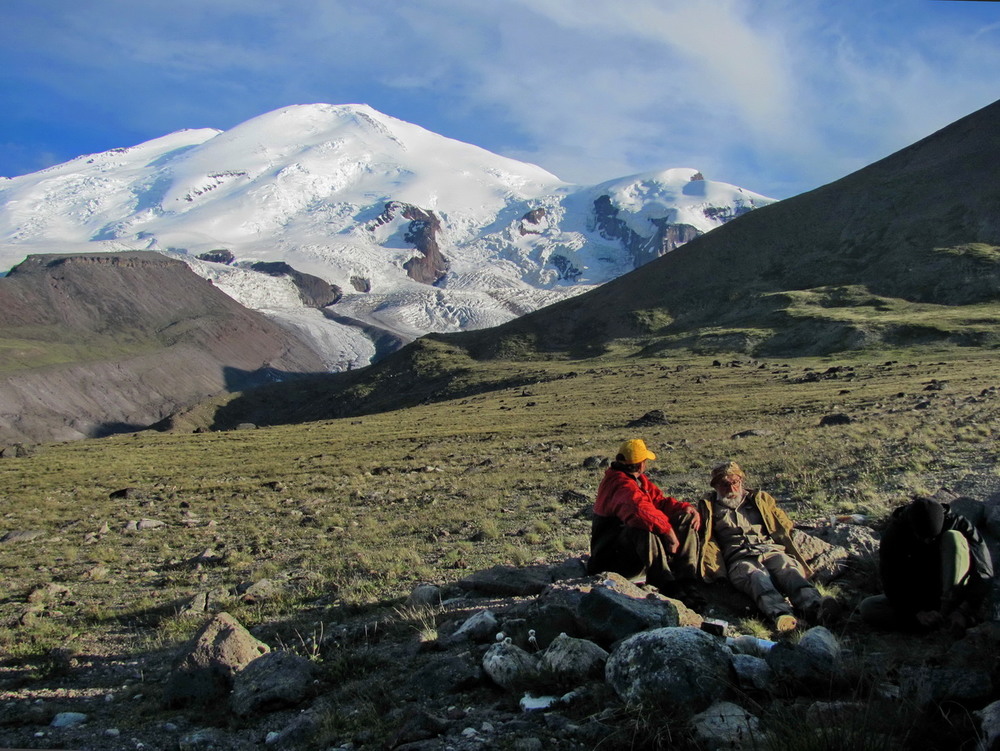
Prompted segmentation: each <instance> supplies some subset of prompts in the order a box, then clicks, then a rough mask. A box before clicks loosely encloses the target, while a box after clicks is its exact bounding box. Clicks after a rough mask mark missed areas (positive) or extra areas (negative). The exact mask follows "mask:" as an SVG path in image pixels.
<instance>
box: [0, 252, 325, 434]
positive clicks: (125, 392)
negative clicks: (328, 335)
mask: <svg viewBox="0 0 1000 751" xmlns="http://www.w3.org/2000/svg"><path fill="white" fill-rule="evenodd" d="M0 330H2V331H3V334H2V338H0V440H3V441H51V440H69V439H74V438H80V437H84V436H95V435H102V434H106V433H109V432H117V431H120V430H124V429H135V428H140V427H145V426H147V425H149V424H151V423H155V422H156V421H158V420H160V419H162V418H163V417H165V416H166V415H168V414H170V413H172V412H174V411H176V410H177V409H179V408H181V407H183V406H186V405H189V404H192V403H194V402H196V401H199V400H201V399H204V398H206V397H209V396H212V395H215V394H218V393H220V392H223V391H225V390H237V389H243V388H247V387H249V386H253V385H255V384H259V383H262V382H264V381H267V380H276V379H278V378H280V377H282V374H285V373H304V372H316V371H319V370H321V369H322V365H321V362H320V360H319V358H318V356H317V355H316V354H315V353H314V352H313V351H312V350H310V349H309V348H308V347H306V346H305V345H304V344H303V343H302V342H300V341H299V340H298V339H297V338H296V337H295V336H294V335H292V334H291V333H289V332H287V331H285V330H284V329H282V328H281V327H279V326H277V325H276V324H274V323H272V322H271V321H269V320H268V319H267V318H265V317H264V316H262V315H261V314H259V313H256V312H254V311H251V310H248V309H246V308H244V307H243V306H241V305H240V304H239V303H237V302H235V301H234V300H233V299H231V298H230V297H228V296H227V295H225V294H223V293H222V292H220V291H219V290H217V289H215V288H214V287H213V286H212V285H211V283H209V282H206V281H205V280H203V279H201V278H200V277H198V276H197V275H196V274H194V273H193V272H191V271H190V270H189V269H188V267H187V266H186V265H185V264H183V263H181V262H180V261H174V260H170V259H168V258H165V257H162V256H160V255H158V254H151V253H139V252H135V253H122V254H115V255H108V254H94V255H84V256H31V257H29V258H28V259H27V260H26V261H25V262H24V263H22V264H21V265H19V266H17V267H16V268H15V269H14V270H12V272H11V274H10V275H9V276H8V277H6V278H4V279H2V280H0Z"/></svg>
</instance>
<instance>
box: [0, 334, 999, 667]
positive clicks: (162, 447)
mask: <svg viewBox="0 0 1000 751" xmlns="http://www.w3.org/2000/svg"><path fill="white" fill-rule="evenodd" d="M735 362H737V363H738V366H737V365H733V364H726V363H724V364H722V365H720V366H714V365H712V361H711V360H710V359H708V358H705V357H685V358H680V359H639V360H628V361H622V360H607V361H595V362H592V363H589V364H588V366H587V367H583V368H581V367H579V366H576V365H572V364H568V363H558V364H550V365H546V366H544V367H542V366H538V365H537V364H524V365H523V367H524V368H525V369H526V370H527V369H528V368H530V369H531V370H532V371H533V372H535V373H536V374H539V375H544V376H545V377H544V378H539V379H538V380H537V381H536V382H535V383H533V384H532V385H530V386H528V387H520V386H519V387H515V388H507V389H500V390H497V391H493V392H486V393H479V394H474V395H469V396H466V397H463V398H459V399H452V400H447V401H443V402H439V403H432V404H428V405H424V406H417V407H414V408H410V409H406V410H400V411H392V412H385V413H381V414H375V415H369V416H366V417H364V418H361V419H341V420H332V421H325V422H312V423H306V424H302V425H296V426H285V427H275V428H270V429H266V430H265V429H261V430H239V431H230V432H218V433H205V434H168V435H164V434H158V433H151V432H147V433H141V434H137V435H135V436H123V437H113V438H108V439H103V440H99V441H80V442H75V443H70V444H62V445H52V446H46V447H44V448H43V449H42V450H40V451H39V453H38V454H37V455H36V456H34V457H30V458H24V459H9V460H3V461H0V497H2V498H3V499H4V500H3V514H4V516H3V527H4V528H5V529H6V530H8V531H10V530H41V531H42V532H43V535H42V536H41V538H40V542H36V543H33V544H28V545H25V544H17V543H12V544H8V545H0V570H2V572H3V573H2V577H0V588H2V595H0V602H2V603H3V604H2V605H0V612H2V613H4V620H5V623H6V624H7V629H6V630H5V631H4V633H5V634H6V636H4V637H3V638H2V641H3V643H4V644H5V646H6V648H7V649H9V650H14V651H16V652H19V653H23V654H32V653H37V652H39V651H41V652H44V650H45V649H46V648H48V647H49V646H52V644H53V642H52V639H55V640H56V641H58V640H60V639H63V638H69V637H70V636H71V635H73V634H76V635H78V638H80V639H81V640H83V641H84V642H86V641H89V638H90V637H89V634H90V633H91V632H93V633H98V634H99V633H101V632H103V631H106V630H109V629H110V630H117V628H119V627H120V626H121V625H122V624H123V623H128V624H133V625H138V626H142V627H144V628H143V629H140V632H139V633H140V634H143V635H144V636H143V638H144V639H149V638H151V637H152V636H153V635H154V634H155V633H156V632H157V630H162V629H164V628H166V629H167V631H168V632H169V633H171V634H173V633H175V631H174V628H175V625H176V624H174V625H171V624H172V623H173V621H175V620H176V619H175V618H174V617H173V616H171V615H169V614H168V615H166V616H165V617H153V616H152V615H151V613H153V611H154V610H155V609H156V608H158V607H161V606H166V605H168V604H169V603H171V602H173V601H175V600H176V599H177V598H180V597H182V596H184V595H192V594H194V593H195V591H197V590H198V589H204V588H210V587H212V586H215V585H219V584H223V583H226V584H230V585H231V584H234V583H236V582H237V581H240V580H243V579H253V578H254V577H261V576H272V575H275V574H280V575H283V576H291V577H292V579H293V580H295V581H296V582H297V584H296V587H297V588H299V589H301V592H302V594H303V596H304V597H307V598H308V597H315V596H317V595H318V594H319V593H321V592H323V593H326V594H328V595H330V596H331V597H332V598H333V599H335V600H337V601H343V602H349V603H362V602H369V601H371V600H374V599H385V598H392V597H397V596H400V595H402V594H405V593H406V592H407V591H408V589H409V588H410V587H411V586H412V585H413V584H414V583H416V582H417V581H420V580H425V579H441V578H444V579H449V578H452V577H458V576H461V575H464V574H465V573H468V572H469V571H471V570H475V569H476V568H479V567H487V566H490V565H495V564H498V563H515V564H524V563H527V562H530V561H534V560H536V559H546V560H554V559H561V558H562V557H565V556H570V555H580V554H582V553H584V552H585V551H586V548H587V539H588V537H587V535H588V532H589V527H588V523H587V521H586V520H585V519H584V517H583V516H582V515H581V514H580V512H581V511H583V510H585V508H586V507H587V506H588V505H589V501H590V499H591V497H592V494H593V492H594V490H595V489H596V485H597V482H598V480H599V476H600V472H601V470H598V469H591V468H585V467H584V466H583V462H584V459H586V458H587V457H591V456H597V457H606V456H609V455H610V454H612V453H613V450H614V449H615V447H616V446H617V445H618V443H619V442H620V441H621V440H623V439H624V438H626V437H629V436H633V435H639V436H642V437H644V438H645V439H646V440H647V441H648V442H649V443H650V445H651V446H653V447H654V450H655V451H657V452H658V453H659V454H660V455H661V460H660V461H658V462H657V463H656V464H655V468H654V470H653V471H654V475H655V476H656V477H657V478H658V479H659V480H660V481H661V482H662V484H663V485H664V486H665V487H666V488H668V489H670V490H671V491H673V492H674V493H676V494H678V495H679V496H681V497H693V496H695V495H696V494H698V493H700V492H701V491H702V490H703V489H704V487H705V477H706V473H707V471H708V469H709V468H710V467H711V465H712V464H713V463H715V462H717V461H720V460H722V459H725V458H734V459H736V460H738V461H740V462H743V463H745V464H746V466H747V468H748V469H749V471H750V472H751V474H752V475H753V477H754V478H755V480H756V481H758V482H761V483H763V484H765V485H766V486H768V487H769V488H770V489H771V490H772V491H773V492H774V493H775V494H776V495H777V496H778V497H779V498H781V499H782V500H783V501H784V502H785V503H787V504H790V508H792V509H793V514H794V515H797V516H799V517H800V518H801V517H803V516H809V515H813V514H827V513H834V512H836V513H855V512H859V513H866V514H871V515H873V516H874V517H876V518H877V517H879V516H880V515H882V514H884V513H885V510H886V508H887V507H888V505H889V504H891V503H893V502H897V501H899V500H900V499H902V498H904V497H906V496H907V495H908V494H909V493H911V492H926V491H933V490H935V489H937V488H938V487H940V486H942V485H954V484H955V483H957V482H959V481H960V480H961V479H962V478H963V477H965V476H966V475H969V474H970V473H976V472H979V473H986V474H987V475H990V474H991V473H992V474H995V473H996V472H997V471H998V470H1000V464H998V462H1000V455H998V452H997V448H996V446H997V444H996V437H997V436H996V430H997V425H998V423H997V417H998V415H1000V394H998V393H997V388H996V387H997V386H998V385H1000V384H998V383H997V381H996V372H997V371H996V365H997V361H996V358H995V357H994V356H993V355H991V354H990V353H983V352H956V351H952V352H944V353H940V352H927V353H925V354H924V356H923V357H921V358H920V359H919V360H918V361H915V362H912V363H910V364H904V363H903V362H898V363H896V364H886V363H885V362H883V361H872V360H867V361H865V360H801V359H797V360H788V361H777V360H767V361H755V362H750V361H743V362H740V361H735ZM831 368H833V370H831ZM828 371H829V372H828ZM929 386H930V387H931V389H932V390H927V389H928V387H929ZM654 409H660V410H663V412H664V413H665V415H666V417H667V421H668V422H667V423H666V424H660V425H653V426H650V427H640V428H628V427H626V425H627V423H629V422H630V421H632V420H635V419H637V418H640V417H642V416H643V415H644V414H645V413H646V412H648V411H650V410H654ZM831 412H845V413H848V414H850V415H852V416H853V417H854V418H855V420H856V421H855V422H854V423H852V424H850V425H845V426H840V427H824V428H820V427H818V425H819V421H820V418H821V417H822V416H823V415H824V414H827V413H831ZM751 429H754V430H757V431H759V432H760V433H761V434H760V435H757V436H755V437H751V438H746V439H734V438H732V436H733V435H734V434H736V433H739V432H742V431H745V430H751ZM124 488H133V489H134V491H132V492H131V493H130V494H129V497H126V498H121V499H112V498H110V497H109V496H110V494H111V493H113V492H114V491H116V490H121V489H124ZM569 491H572V493H569ZM576 494H579V495H576ZM142 518H151V519H156V520H160V521H163V522H165V524H166V527H165V528H164V529H161V530H151V531H149V532H143V533H131V534H129V533H125V532H123V530H124V528H125V526H126V524H127V523H128V522H129V521H130V520H138V519H142ZM209 522H213V524H211V525H209V524H208V523H209ZM103 525H107V527H108V529H107V530H106V531H105V532H104V533H103V534H100V535H98V536H97V537H96V538H94V537H93V536H94V535H95V534H96V533H98V532H99V530H100V529H101V528H102V526H103ZM88 535H89V536H90V537H88ZM206 548H212V549H213V550H214V551H215V552H216V553H218V554H219V555H224V556H225V563H224V565H221V566H219V567H216V568H206V569H199V568H198V567H193V566H192V567H185V565H183V564H184V562H185V561H188V560H190V559H191V558H193V557H194V556H196V555H197V554H199V553H200V552H201V551H203V550H205V549H206ZM95 567H105V568H107V569H108V571H107V573H106V574H105V575H104V576H103V577H101V578H100V579H99V580H94V579H93V578H92V577H90V576H89V575H88V572H90V571H92V570H93V569H94V568H95ZM48 581H58V582H65V583H67V584H69V585H70V586H71V588H72V590H73V593H74V600H75V601H76V602H75V605H74V606H73V607H72V608H68V609H67V610H66V612H64V613H63V614H62V615H61V616H60V617H59V618H49V619H41V621H40V623H39V624H38V627H37V631H36V629H35V628H29V629H24V628H20V627H17V626H13V625H11V624H12V619H13V620H16V616H17V615H18V613H19V610H20V609H23V604H24V597H25V595H26V593H28V592H29V591H31V590H32V589H33V588H35V587H37V586H40V585H43V584H45V583H46V582H48ZM242 615H243V616H244V617H248V618H249V619H250V620H259V619H262V618H264V617H266V616H267V615H268V614H264V613H253V612H251V613H243V614H242ZM270 615H272V616H273V615H275V614H270ZM181 630H183V629H181Z"/></svg>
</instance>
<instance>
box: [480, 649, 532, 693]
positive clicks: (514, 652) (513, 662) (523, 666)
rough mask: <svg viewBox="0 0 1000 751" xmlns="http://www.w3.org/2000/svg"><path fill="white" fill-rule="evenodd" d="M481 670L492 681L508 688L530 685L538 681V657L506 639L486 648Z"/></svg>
mask: <svg viewBox="0 0 1000 751" xmlns="http://www.w3.org/2000/svg"><path fill="white" fill-rule="evenodd" d="M483 670H485V671H486V674H487V675H488V676H489V677H490V678H491V679H492V680H493V682H494V683H496V684H497V685H498V686H500V687H501V688H506V689H508V690H516V689H519V688H523V687H526V686H530V685H532V684H534V683H536V682H537V681H538V659H537V658H536V657H534V656H532V655H530V654H528V653H527V652H525V651H524V650H523V649H521V648H520V647H519V646H517V645H516V644H513V643H510V642H507V641H506V640H505V641H502V642H499V643H497V644H494V645H493V646H492V647H490V648H489V649H488V650H486V654H485V655H483Z"/></svg>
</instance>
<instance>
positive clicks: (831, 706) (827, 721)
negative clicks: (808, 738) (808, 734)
mask: <svg viewBox="0 0 1000 751" xmlns="http://www.w3.org/2000/svg"><path fill="white" fill-rule="evenodd" d="M868 712H869V708H868V706H867V705H866V704H862V703H860V702H855V701H817V702H813V703H812V704H810V705H809V708H808V709H807V710H806V724H807V725H809V726H811V727H850V726H852V725H857V723H858V718H859V717H865V715H866V714H867V713H868Z"/></svg>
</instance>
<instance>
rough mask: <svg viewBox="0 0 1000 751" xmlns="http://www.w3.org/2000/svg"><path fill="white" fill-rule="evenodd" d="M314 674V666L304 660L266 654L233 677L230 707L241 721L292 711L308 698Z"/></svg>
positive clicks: (282, 654)
mask: <svg viewBox="0 0 1000 751" xmlns="http://www.w3.org/2000/svg"><path fill="white" fill-rule="evenodd" d="M314 674H315V668H314V666H313V664H312V663H311V662H309V660H307V659H306V658H304V657H299V656H298V655H296V654H293V653H291V652H269V653H268V654H265V655H262V656H261V657H258V658H257V659H256V660H254V661H253V662H251V663H250V664H249V665H247V666H246V667H245V668H243V669H242V670H240V671H239V672H238V673H236V675H235V677H234V678H233V692H232V694H231V695H230V697H229V707H230V709H232V710H233V713H234V714H236V715H239V716H240V717H246V716H247V715H249V714H251V713H253V712H259V711H271V710H274V709H282V708H284V707H294V706H295V705H297V704H299V703H301V702H302V701H303V700H304V699H305V698H306V697H307V696H308V694H309V691H310V689H311V687H312V680H313V676H314Z"/></svg>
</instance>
